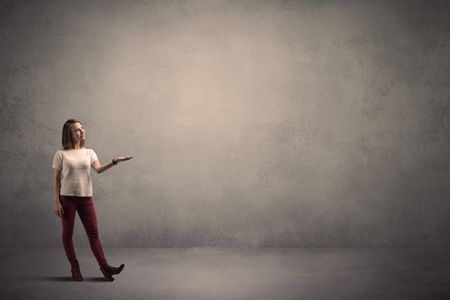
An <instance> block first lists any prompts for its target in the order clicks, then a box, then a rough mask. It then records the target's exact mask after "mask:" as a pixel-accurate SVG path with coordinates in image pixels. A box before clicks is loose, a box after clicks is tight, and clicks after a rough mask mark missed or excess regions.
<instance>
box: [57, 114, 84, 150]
mask: <svg viewBox="0 0 450 300" xmlns="http://www.w3.org/2000/svg"><path fill="white" fill-rule="evenodd" d="M75 123H80V124H81V122H80V121H78V120H75V119H69V120H67V121H66V123H64V126H63V129H62V146H63V149H64V150H68V149H73V148H74V146H75V141H74V140H73V135H72V125H73V124H75ZM80 146H81V147H84V141H80Z"/></svg>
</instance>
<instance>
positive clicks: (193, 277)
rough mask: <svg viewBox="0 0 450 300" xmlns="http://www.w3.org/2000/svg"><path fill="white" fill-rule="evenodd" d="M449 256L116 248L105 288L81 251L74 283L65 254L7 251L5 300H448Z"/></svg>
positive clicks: (424, 251)
mask: <svg viewBox="0 0 450 300" xmlns="http://www.w3.org/2000/svg"><path fill="white" fill-rule="evenodd" d="M449 250H450V249H446V248H420V249H417V248H415V249H413V248H401V249H399V248H390V249H380V248H375V249H373V248H372V249H366V248H358V249H356V248H353V249H352V248H350V249H349V248H310V249H280V248H262V249H261V248H256V249H236V248H185V249H184V248H181V249H180V248H170V249H165V248H148V249H142V248H113V249H105V253H106V255H107V258H108V260H109V262H110V264H112V265H119V264H120V263H125V264H126V266H125V269H124V271H123V272H122V273H121V274H119V275H116V277H115V278H116V279H115V281H114V282H107V281H105V280H104V279H103V277H102V275H101V273H100V270H99V269H98V267H97V265H96V262H95V259H94V256H93V255H92V253H91V252H90V249H89V248H77V255H78V260H79V261H80V265H81V270H82V273H83V276H84V278H85V281H83V282H74V281H71V278H70V266H69V264H68V262H67V261H66V258H65V256H64V250H63V249H62V248H48V249H46V248H39V249H23V248H21V249H16V248H6V249H5V248H3V249H0V255H1V256H0V267H1V272H0V274H1V275H0V276H1V278H0V279H1V287H0V299H2V300H3V299H13V298H14V299H46V300H48V299H153V300H157V299H170V300H175V299H196V300H200V299H208V300H212V299H258V300H260V299H277V300H278V299H450V269H449V267H450V258H449V256H448V252H449Z"/></svg>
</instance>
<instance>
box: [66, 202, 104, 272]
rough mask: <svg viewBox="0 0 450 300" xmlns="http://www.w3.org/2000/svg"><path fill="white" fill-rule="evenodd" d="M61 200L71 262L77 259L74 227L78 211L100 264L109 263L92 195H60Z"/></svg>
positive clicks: (68, 255)
mask: <svg viewBox="0 0 450 300" xmlns="http://www.w3.org/2000/svg"><path fill="white" fill-rule="evenodd" d="M59 200H60V202H61V205H62V207H63V212H64V213H63V216H62V218H61V220H62V241H63V245H64V250H65V252H66V255H67V258H68V259H69V261H70V262H74V261H76V259H77V258H76V255H75V249H74V248H73V240H72V236H73V228H74V224H75V212H78V215H79V216H80V219H81V222H82V223H83V226H84V229H85V230H86V234H87V236H88V238H89V244H90V246H91V250H92V252H93V253H94V256H95V258H96V259H97V262H98V264H99V265H100V266H104V265H106V264H107V261H106V258H105V255H104V253H103V247H102V244H101V243H100V239H99V233H98V228H97V216H96V214H95V207H94V202H93V201H92V197H78V196H64V195H60V196H59Z"/></svg>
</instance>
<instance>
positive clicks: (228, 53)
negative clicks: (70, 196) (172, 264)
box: [0, 0, 450, 247]
mask: <svg viewBox="0 0 450 300" xmlns="http://www.w3.org/2000/svg"><path fill="white" fill-rule="evenodd" d="M0 38H1V43H0V57H1V59H0V81H1V82H0V97H1V108H0V126H1V137H0V139H1V140H0V141H1V148H0V154H1V162H0V166H1V168H0V179H1V182H0V187H1V197H0V234H1V236H2V239H1V242H0V246H2V247H13V246H43V247H61V246H62V243H61V239H60V235H61V221H60V219H59V218H58V217H56V215H54V213H53V207H52V178H51V162H52V158H53V154H54V153H55V151H56V150H57V149H58V148H59V147H60V140H61V129H62V125H63V123H64V122H65V121H66V120H67V119H68V118H71V117H74V118H78V119H80V120H82V121H83V125H84V127H85V128H86V130H87V147H88V148H93V149H94V150H95V151H96V152H97V154H98V156H99V158H100V161H101V162H103V163H106V162H108V161H110V160H111V159H112V158H113V157H114V156H121V155H134V156H135V158H134V159H133V160H131V161H129V162H126V163H122V164H120V165H119V166H117V167H115V168H113V169H111V170H109V171H107V172H105V173H103V174H100V175H97V174H95V173H94V175H93V177H94V201H95V205H96V209H97V216H98V219H99V229H100V236H101V239H102V242H103V244H104V246H107V247H110V246H117V247H139V246H148V247H172V246H173V247H185V246H270V247H271V246H273V247H358V246H363V247H372V246H375V247H378V246H380V247H381V246H383V247H397V246H411V247H416V246H447V247H448V246H450V234H449V233H450V219H449V215H450V202H449V201H448V200H449V198H450V197H449V196H450V188H449V182H450V180H449V179H450V165H449V162H450V159H449V154H450V153H449V149H450V120H449V115H450V101H449V94H450V56H449V53H450V5H449V4H447V2H446V1H388V0H386V1H49V2H45V1H2V2H1V4H0ZM76 222H77V223H76V230H75V244H76V246H87V245H88V242H87V237H86V236H85V233H84V229H83V227H82V225H81V222H80V221H79V219H78V217H77V221H76Z"/></svg>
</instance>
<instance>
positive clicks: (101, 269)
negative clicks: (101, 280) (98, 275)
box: [100, 267, 114, 281]
mask: <svg viewBox="0 0 450 300" xmlns="http://www.w3.org/2000/svg"><path fill="white" fill-rule="evenodd" d="M100 271H102V273H103V276H104V277H105V279H106V280H108V281H114V278H113V277H112V275H111V273H109V272H108V271H107V270H106V269H104V268H102V267H100Z"/></svg>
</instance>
